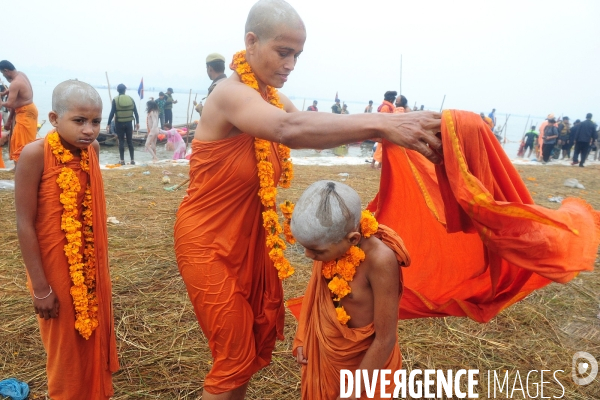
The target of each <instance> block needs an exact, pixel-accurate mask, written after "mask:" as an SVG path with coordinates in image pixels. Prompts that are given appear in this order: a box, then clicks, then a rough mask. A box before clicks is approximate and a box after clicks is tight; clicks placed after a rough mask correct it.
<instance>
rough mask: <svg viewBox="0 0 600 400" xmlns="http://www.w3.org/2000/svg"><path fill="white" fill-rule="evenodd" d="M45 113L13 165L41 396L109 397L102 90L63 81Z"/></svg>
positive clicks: (112, 354)
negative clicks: (40, 350)
mask: <svg viewBox="0 0 600 400" xmlns="http://www.w3.org/2000/svg"><path fill="white" fill-rule="evenodd" d="M48 119H49V120H50V123H51V124H52V125H53V126H54V130H53V131H51V132H49V133H48V135H46V137H45V138H44V139H43V140H37V141H35V142H32V143H29V144H28V145H26V146H25V147H24V148H23V152H22V153H21V157H20V159H19V165H18V166H17V167H16V170H15V206H16V211H17V234H18V237H19V244H20V247H21V253H22V254H23V261H24V262H25V267H26V270H27V287H28V288H29V292H30V293H31V299H32V301H33V308H34V310H35V313H36V314H37V321H38V324H39V327H40V335H41V337H42V343H43V345H44V349H45V350H46V355H47V357H48V360H47V363H46V374H47V376H48V397H49V398H52V399H109V398H110V397H111V396H112V395H113V387H112V373H113V372H115V371H117V370H118V369H119V363H118V361H117V350H116V341H115V331H114V321H113V311H112V300H111V282H110V275H109V270H108V249H107V247H108V239H107V233H106V200H105V198H104V187H103V184H102V175H101V172H100V165H99V163H98V153H99V145H98V142H97V141H96V137H98V133H99V132H100V122H101V120H102V100H101V99H100V95H99V94H98V92H97V91H96V90H95V89H94V88H93V87H91V86H90V85H88V84H87V83H83V82H80V81H76V80H70V81H65V82H63V83H61V84H59V85H58V86H57V87H56V88H55V89H54V92H53V93H52V111H51V112H50V114H49V115H48Z"/></svg>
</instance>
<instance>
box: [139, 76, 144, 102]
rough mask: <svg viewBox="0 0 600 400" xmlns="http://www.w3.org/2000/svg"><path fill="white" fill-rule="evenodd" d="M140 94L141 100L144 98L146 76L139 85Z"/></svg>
mask: <svg viewBox="0 0 600 400" xmlns="http://www.w3.org/2000/svg"><path fill="white" fill-rule="evenodd" d="M138 95H139V96H140V100H142V99H143V98H144V78H142V81H141V82H140V86H139V87H138Z"/></svg>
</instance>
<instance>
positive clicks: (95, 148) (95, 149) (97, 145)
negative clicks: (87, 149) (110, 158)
mask: <svg viewBox="0 0 600 400" xmlns="http://www.w3.org/2000/svg"><path fill="white" fill-rule="evenodd" d="M92 148H93V149H94V151H95V152H96V155H97V156H98V159H100V143H98V140H94V143H92Z"/></svg>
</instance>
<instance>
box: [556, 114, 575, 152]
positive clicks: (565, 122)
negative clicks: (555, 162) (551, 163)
mask: <svg viewBox="0 0 600 400" xmlns="http://www.w3.org/2000/svg"><path fill="white" fill-rule="evenodd" d="M570 137H571V123H570V122H569V117H563V119H562V122H561V123H560V124H558V142H559V143H558V145H559V146H560V148H561V150H562V159H563V160H565V159H569V158H571V146H572V145H571V143H570Z"/></svg>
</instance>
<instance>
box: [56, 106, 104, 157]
mask: <svg viewBox="0 0 600 400" xmlns="http://www.w3.org/2000/svg"><path fill="white" fill-rule="evenodd" d="M73 103H75V102H72V104H71V105H70V106H69V108H68V109H67V111H65V112H64V114H63V115H61V116H59V115H58V114H57V113H56V112H54V111H51V112H50V114H48V117H49V119H50V123H51V124H52V126H54V127H55V128H56V130H57V131H58V133H59V135H60V137H61V138H62V141H63V144H64V145H65V147H66V148H68V149H70V150H75V149H85V148H87V147H88V146H89V145H90V144H92V143H93V142H94V140H96V138H97V137H98V134H99V133H100V122H101V121H102V107H101V106H100V105H98V104H93V103H89V102H81V103H76V104H73Z"/></svg>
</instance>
